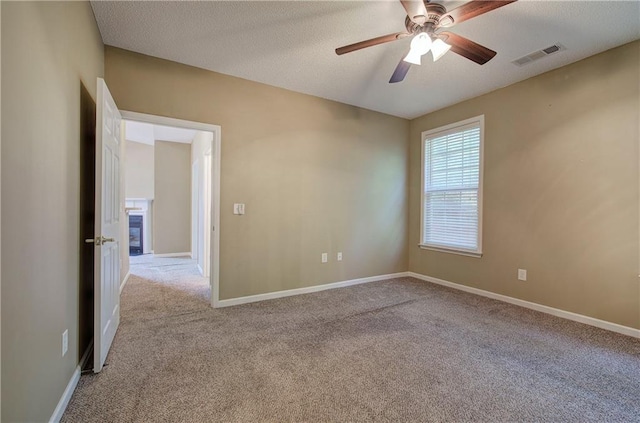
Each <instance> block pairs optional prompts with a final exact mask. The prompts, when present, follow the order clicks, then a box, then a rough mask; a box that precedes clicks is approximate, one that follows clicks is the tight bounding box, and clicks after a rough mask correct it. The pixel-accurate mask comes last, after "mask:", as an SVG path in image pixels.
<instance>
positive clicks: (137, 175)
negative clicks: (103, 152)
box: [125, 140, 155, 199]
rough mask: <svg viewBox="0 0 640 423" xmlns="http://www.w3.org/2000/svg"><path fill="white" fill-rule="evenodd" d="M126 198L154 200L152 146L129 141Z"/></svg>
mask: <svg viewBox="0 0 640 423" xmlns="http://www.w3.org/2000/svg"><path fill="white" fill-rule="evenodd" d="M126 155H127V161H126V165H125V170H126V173H127V177H126V182H125V196H126V198H146V199H152V198H153V195H154V174H153V169H154V160H155V159H154V148H153V146H152V145H149V144H144V143H140V142H133V141H130V140H127V143H126Z"/></svg>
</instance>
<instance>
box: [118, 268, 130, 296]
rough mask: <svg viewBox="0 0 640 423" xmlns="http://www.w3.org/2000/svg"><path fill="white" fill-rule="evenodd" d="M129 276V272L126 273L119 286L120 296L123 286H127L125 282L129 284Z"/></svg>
mask: <svg viewBox="0 0 640 423" xmlns="http://www.w3.org/2000/svg"><path fill="white" fill-rule="evenodd" d="M129 276H131V272H127V274H126V275H125V276H124V279H123V280H122V283H121V284H120V294H122V290H123V289H124V286H125V285H126V284H127V282H129Z"/></svg>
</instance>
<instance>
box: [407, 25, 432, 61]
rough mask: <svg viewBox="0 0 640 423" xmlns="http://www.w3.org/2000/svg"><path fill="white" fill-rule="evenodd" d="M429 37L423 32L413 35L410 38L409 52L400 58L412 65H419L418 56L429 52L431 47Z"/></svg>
mask: <svg viewBox="0 0 640 423" xmlns="http://www.w3.org/2000/svg"><path fill="white" fill-rule="evenodd" d="M431 44H432V41H431V38H430V37H429V35H427V34H426V33H424V32H421V33H420V34H418V35H416V36H415V37H413V40H411V49H410V50H409V54H407V56H406V57H405V58H404V59H402V60H404V61H405V62H409V63H411V64H414V65H420V64H421V60H420V58H421V57H422V56H424V55H425V54H427V53H428V52H429V49H430V48H431Z"/></svg>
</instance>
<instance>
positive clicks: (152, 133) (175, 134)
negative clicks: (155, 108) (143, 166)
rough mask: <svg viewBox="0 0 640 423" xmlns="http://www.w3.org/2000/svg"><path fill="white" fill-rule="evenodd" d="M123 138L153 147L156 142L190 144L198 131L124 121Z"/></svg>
mask: <svg viewBox="0 0 640 423" xmlns="http://www.w3.org/2000/svg"><path fill="white" fill-rule="evenodd" d="M124 123H125V137H126V139H127V141H133V142H139V143H142V144H148V145H155V142H156V141H172V142H179V143H182V144H191V142H192V141H193V138H194V137H195V136H196V133H197V132H198V131H195V130H192V129H183V128H173V127H170V126H162V125H153V124H151V123H143V122H134V121H131V120H126V121H125V122H124Z"/></svg>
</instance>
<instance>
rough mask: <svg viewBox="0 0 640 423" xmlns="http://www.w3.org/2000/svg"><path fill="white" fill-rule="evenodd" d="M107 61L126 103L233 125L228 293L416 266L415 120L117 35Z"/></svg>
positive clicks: (224, 280)
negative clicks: (209, 67) (158, 52)
mask: <svg viewBox="0 0 640 423" xmlns="http://www.w3.org/2000/svg"><path fill="white" fill-rule="evenodd" d="M105 73H106V80H107V84H108V85H109V87H110V89H111V92H112V93H113V96H114V98H115V100H116V102H117V103H118V106H119V107H120V108H122V109H123V110H130V111H135V112H142V113H150V114H155V115H161V116H170V117H174V118H178V119H186V120H192V121H196V122H204V123H210V124H215V125H220V126H221V127H222V156H221V161H222V169H221V228H220V237H221V246H220V250H221V251H220V298H221V299H226V298H234V297H239V296H243V295H252V294H260V293H265V292H272V291H279V290H283V289H292V288H299V287H304V286H310V285H318V284H324V283H329V282H336V281H342V280H347V279H354V278H361V277H366V276H373V275H381V274H388V273H394V272H400V271H406V270H407V254H406V246H407V239H406V234H407V232H406V222H407V192H406V187H407V139H408V126H409V124H408V121H406V120H404V119H400V118H395V117H392V116H388V115H384V114H381V113H377V112H372V111H368V110H364V109H360V108H358V107H353V106H348V105H345V104H340V103H336V102H332V101H328V100H324V99H320V98H317V97H311V96H308V95H304V94H298V93H294V92H291V91H287V90H283V89H280V88H275V87H270V86H267V85H263V84H259V83H256V82H250V81H247V80H243V79H240V78H234V77H231V76H226V75H222V74H218V73H214V72H209V71H205V70H202V69H198V68H194V67H189V66H185V65H181V64H177V63H173V62H169V61H165V60H161V59H156V58H152V57H148V56H143V55H140V54H136V53H132V52H128V51H125V50H120V49H116V48H111V47H108V48H106V49H105ZM156 169H157V167H156ZM233 203H245V204H246V214H245V215H244V216H235V215H233V213H232V212H233ZM338 251H342V252H343V253H344V261H342V262H337V261H336V260H335V254H336V253H337V252H338ZM323 252H327V253H329V254H330V258H331V260H330V262H329V263H327V264H322V263H321V262H320V256H321V254H322V253H323Z"/></svg>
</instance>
